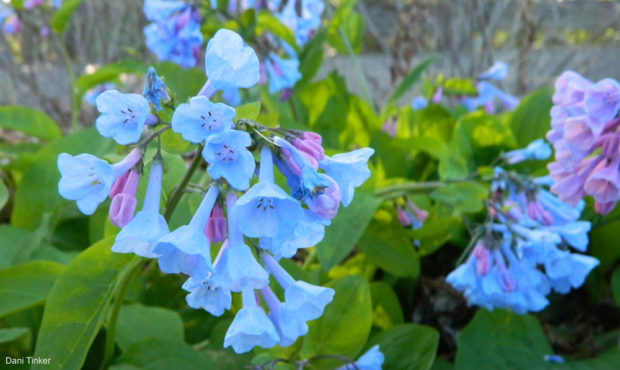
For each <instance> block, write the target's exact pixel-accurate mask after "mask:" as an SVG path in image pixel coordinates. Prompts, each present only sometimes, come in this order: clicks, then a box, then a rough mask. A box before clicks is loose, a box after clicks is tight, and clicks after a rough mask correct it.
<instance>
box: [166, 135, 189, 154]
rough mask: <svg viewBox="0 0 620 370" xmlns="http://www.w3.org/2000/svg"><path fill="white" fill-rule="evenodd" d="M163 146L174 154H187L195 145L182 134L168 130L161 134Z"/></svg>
mask: <svg viewBox="0 0 620 370" xmlns="http://www.w3.org/2000/svg"><path fill="white" fill-rule="evenodd" d="M160 137H161V147H162V149H164V150H165V151H167V152H170V153H172V154H185V153H187V152H189V151H191V150H192V149H193V148H194V145H193V144H192V143H190V142H189V141H186V140H185V139H183V136H181V134H179V133H176V132H173V131H172V130H166V131H164V132H163V133H162V134H161V136H160Z"/></svg>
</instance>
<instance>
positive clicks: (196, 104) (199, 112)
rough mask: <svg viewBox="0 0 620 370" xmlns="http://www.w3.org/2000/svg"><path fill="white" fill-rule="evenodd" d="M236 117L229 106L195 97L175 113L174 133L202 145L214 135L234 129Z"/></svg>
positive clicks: (179, 107) (173, 121) (173, 120)
mask: <svg viewBox="0 0 620 370" xmlns="http://www.w3.org/2000/svg"><path fill="white" fill-rule="evenodd" d="M234 117H235V110H234V109H233V108H231V107H229V106H228V105H226V104H224V103H213V102H211V101H209V99H208V98H207V97H204V96H195V97H193V98H191V99H190V100H189V103H184V104H180V105H179V106H178V107H177V109H176V110H175V111H174V114H173V115H172V121H171V125H172V131H174V132H177V133H180V134H181V136H183V138H184V139H185V140H187V141H190V142H192V143H201V142H202V141H203V140H205V139H207V138H209V137H210V136H212V135H215V134H219V133H221V132H224V131H226V130H230V129H232V127H233V126H234V123H233V118H234Z"/></svg>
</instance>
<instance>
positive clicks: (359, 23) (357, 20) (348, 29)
mask: <svg viewBox="0 0 620 370" xmlns="http://www.w3.org/2000/svg"><path fill="white" fill-rule="evenodd" d="M341 31H342V32H341ZM343 36H344V37H346V39H347V42H349V44H350V45H351V49H352V50H353V53H355V54H359V53H360V52H361V51H362V46H363V41H364V17H362V16H361V15H360V14H359V13H357V12H355V11H351V13H349V14H348V15H347V16H346V17H344V18H343V19H342V21H341V22H340V26H339V29H338V32H336V33H331V34H330V35H329V37H328V39H327V41H328V42H329V44H330V45H331V46H333V47H334V48H336V50H338V52H339V53H342V54H348V50H347V46H346V43H345V40H343V39H342V38H343Z"/></svg>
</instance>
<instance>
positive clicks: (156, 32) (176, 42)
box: [144, 6, 202, 68]
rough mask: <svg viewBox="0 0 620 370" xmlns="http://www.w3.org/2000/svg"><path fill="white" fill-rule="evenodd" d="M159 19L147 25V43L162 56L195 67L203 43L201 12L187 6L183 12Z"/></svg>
mask: <svg viewBox="0 0 620 370" xmlns="http://www.w3.org/2000/svg"><path fill="white" fill-rule="evenodd" d="M156 22H157V23H151V24H149V25H148V26H146V27H145V28H144V36H145V38H146V46H147V47H148V48H149V49H150V50H151V51H152V52H153V53H154V54H155V55H157V57H158V58H159V59H160V60H164V61H171V62H174V63H176V64H178V65H180V66H181V67H184V68H188V67H194V66H195V65H196V63H197V62H198V59H199V58H200V47H201V45H202V33H201V32H200V12H199V11H198V10H197V9H194V8H193V7H190V6H186V7H185V8H184V9H183V11H182V12H180V13H177V14H173V15H172V16H170V18H168V19H164V20H159V21H156Z"/></svg>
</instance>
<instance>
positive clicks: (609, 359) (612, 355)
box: [549, 348, 620, 370]
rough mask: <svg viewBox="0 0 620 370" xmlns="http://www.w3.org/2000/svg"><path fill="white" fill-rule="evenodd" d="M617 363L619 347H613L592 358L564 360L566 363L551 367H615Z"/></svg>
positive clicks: (582, 369) (589, 369)
mask: <svg viewBox="0 0 620 370" xmlns="http://www.w3.org/2000/svg"><path fill="white" fill-rule="evenodd" d="M618 364H620V349H618V348H614V349H611V350H609V351H606V352H603V353H599V354H598V355H597V356H596V357H594V358H588V359H585V360H572V361H566V363H564V364H562V365H559V366H553V368H554V369H557V368H558V367H560V366H561V367H562V368H565V369H571V370H598V369H615V368H617V367H618ZM549 367H552V366H549Z"/></svg>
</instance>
